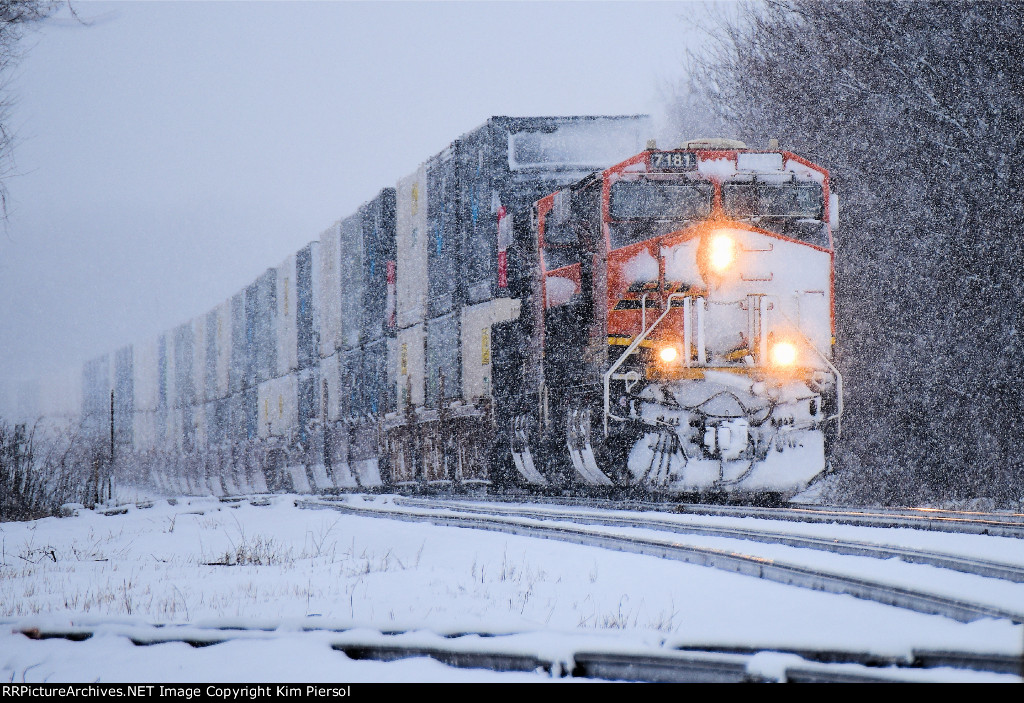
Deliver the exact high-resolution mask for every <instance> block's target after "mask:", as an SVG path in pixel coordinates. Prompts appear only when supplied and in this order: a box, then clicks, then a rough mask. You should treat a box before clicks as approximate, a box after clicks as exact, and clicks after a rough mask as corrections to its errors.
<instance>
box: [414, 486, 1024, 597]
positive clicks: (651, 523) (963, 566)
mask: <svg viewBox="0 0 1024 703" xmlns="http://www.w3.org/2000/svg"><path fill="white" fill-rule="evenodd" d="M395 502H396V504H399V505H413V506H417V505H419V506H424V507H440V508H454V509H456V510H461V511H463V512H471V513H482V514H485V515H487V514H495V513H494V512H493V510H491V509H488V508H486V507H483V506H479V507H477V506H472V505H468V506H467V505H460V504H459V503H457V502H454V501H446V500H440V501H426V500H424V499H417V498H400V499H396V501H395ZM501 510H502V513H500V514H503V515H510V514H513V515H516V516H518V517H526V518H530V519H533V520H562V521H567V522H574V523H577V524H583V525H603V526H607V527H633V528H642V529H653V530H658V531H662V532H671V533H674V534H688V535H701V536H705V537H726V538H730V539H742V540H748V541H751V542H761V543H765V544H782V545H786V546H788V547H798V548H801V549H816V550H819V551H825V552H831V553H833V554H842V555H844V556H860V557H871V558H875V559H899V560H900V561H905V562H907V563H910V564H927V565H929V566H935V567H938V568H940V569H949V570H951V571H958V572H960V573H965V574H972V575H974V576H984V577H987V578H996V579H1001V580H1004V581H1012V582H1013V583H1024V566H1018V565H1014V564H1006V563H1001V562H995V561H990V560H987V559H978V558H975V557H969V556H964V555H955V554H946V553H942V552H933V551H928V550H923V549H911V548H909V547H899V546H893V545H883V544H877V543H873V542H863V541H859V540H845V539H836V538H832V537H814V536H809V535H795V534H791V533H786V532H778V531H772V530H759V529H748V528H740V527H720V526H712V525H694V524H690V523H681V522H675V521H673V520H666V519H664V518H655V517H644V518H640V519H637V518H636V517H628V518H625V517H618V516H616V515H611V514H608V513H582V512H579V511H573V512H556V511H554V510H552V511H551V512H548V511H546V510H539V509H537V508H536V507H534V506H524V507H517V506H508V505H505V506H502V507H501Z"/></svg>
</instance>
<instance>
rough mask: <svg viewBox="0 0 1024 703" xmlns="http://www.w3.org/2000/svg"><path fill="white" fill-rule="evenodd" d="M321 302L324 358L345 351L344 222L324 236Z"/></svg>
mask: <svg viewBox="0 0 1024 703" xmlns="http://www.w3.org/2000/svg"><path fill="white" fill-rule="evenodd" d="M319 250H320V252H319V264H320V265H319V270H320V271H319V273H320V275H319V276H318V277H317V278H318V280H317V287H318V289H319V294H318V296H317V298H318V299H319V303H320V315H319V316H320V357H321V358H326V357H329V356H331V355H332V354H334V352H336V351H337V350H339V349H341V268H340V266H341V256H340V254H341V222H335V223H334V224H333V225H331V226H330V227H329V228H328V229H327V230H326V231H325V232H324V233H323V234H321V235H320V247H319Z"/></svg>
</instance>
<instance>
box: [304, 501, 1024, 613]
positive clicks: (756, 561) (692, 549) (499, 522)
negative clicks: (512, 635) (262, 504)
mask: <svg viewBox="0 0 1024 703" xmlns="http://www.w3.org/2000/svg"><path fill="white" fill-rule="evenodd" d="M295 505H296V506H297V507H299V508H305V509H328V510H337V511H340V512H348V513H351V514H354V515H362V516H365V517H373V518H380V519H391V520H403V521H407V522H431V523H434V524H437V525H443V526H448V527H468V528H472V529H479V530H490V531H495V532H504V533H506V534H513V535H518V536H522V537H540V538H543V539H554V540H558V541H562V542H569V543H572V544H579V545H583V546H590V547H601V548H604V549H610V550H615V551H621V552H630V553H633V554H642V555H645V556H655V557H661V558H664V559H672V560H675V561H682V562H685V563H688V564H695V565H698V566H709V567H713V568H716V569H721V570H724V571H731V572H733V573H738V574H742V575H745V576H754V577H757V578H761V579H765V580H768V581H774V582H776V583H782V584H786V585H791V586H797V587H801V588H809V589H812V590H816V591H824V592H826V593H835V594H839V595H849V596H853V597H855V598H860V599H863V600H870V601H874V602H876V603H882V604H884V605H891V606H894V607H897V608H903V609H907V610H913V611H916V612H920V613H927V614H930V615H942V616H945V617H948V618H951V619H953V620H957V621H959V622H973V621H975V620H979V619H981V618H986V617H987V618H1005V619H1009V620H1010V621H1012V622H1014V623H1024V610H1021V611H1018V610H1010V609H1008V608H1003V607H1000V606H996V605H990V604H983V603H974V602H971V601H967V600H963V599H960V598H953V597H950V596H944V595H941V594H936V593H928V592H925V591H921V590H918V589H913V588H907V587H904V586H895V585H892V584H886V583H882V582H879V581H874V580H871V579H867V578H860V577H856V576H849V575H844V574H837V573H832V572H826V571H818V570H815V569H812V568H809V567H806V566H802V565H799V564H788V563H785V562H779V561H776V560H772V559H766V558H764V557H758V556H753V555H749V554H741V553H738V552H732V551H727V550H723V549H713V548H709V547H696V546H692V545H685V544H679V543H673V542H662V541H659V540H654V539H650V538H645V537H641V536H636V535H630V536H628V537H626V536H621V535H610V534H606V533H602V532H594V531H591V530H587V529H582V528H576V527H570V526H567V525H543V524H531V523H526V522H522V521H521V520H517V519H516V518H505V517H499V516H482V515H471V514H461V515H459V514H454V513H447V514H444V513H439V512H437V511H420V512H415V511H412V510H409V509H405V510H393V509H386V508H385V509H381V508H373V507H366V506H354V505H350V504H346V503H339V502H337V501H322V500H311V499H305V500H304V499H298V500H296V501H295Z"/></svg>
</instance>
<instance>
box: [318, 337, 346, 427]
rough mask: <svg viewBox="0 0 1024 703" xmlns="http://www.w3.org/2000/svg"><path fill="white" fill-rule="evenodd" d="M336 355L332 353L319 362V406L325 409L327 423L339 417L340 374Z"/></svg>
mask: <svg viewBox="0 0 1024 703" xmlns="http://www.w3.org/2000/svg"><path fill="white" fill-rule="evenodd" d="M338 356H339V355H338V354H337V353H334V354H331V355H330V356H328V357H327V358H326V359H321V360H320V393H321V398H320V405H321V407H323V408H325V409H326V412H327V417H326V421H327V422H328V423H331V422H335V421H337V420H338V419H339V418H340V417H341V404H340V402H339V401H340V400H341V385H340V384H341V373H340V370H339V367H338Z"/></svg>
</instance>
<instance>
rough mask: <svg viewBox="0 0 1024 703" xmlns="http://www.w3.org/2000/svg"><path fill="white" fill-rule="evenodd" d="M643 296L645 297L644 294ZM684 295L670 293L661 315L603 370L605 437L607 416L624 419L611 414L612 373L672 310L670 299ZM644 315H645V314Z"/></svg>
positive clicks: (684, 296)
mask: <svg viewBox="0 0 1024 703" xmlns="http://www.w3.org/2000/svg"><path fill="white" fill-rule="evenodd" d="M644 297H646V295H645V296H644ZM686 297H688V296H687V295H686V294H684V293H671V294H670V295H669V296H668V299H667V300H666V301H665V311H664V312H663V313H661V315H660V316H659V317H658V319H657V320H655V321H654V322H653V323H652V324H651V326H650V327H648V328H647V329H645V330H643V331H642V332H641V333H640V334H639V335H637V337H636V338H635V339H634V340H633V342H632V343H631V344H630V345H629V346H628V347H626V351H624V352H623V353H622V356H620V357H619V358H618V359H616V360H615V363H614V364H612V365H611V368H609V369H608V370H607V371H606V372H605V374H604V436H605V437H607V436H608V418H609V417H610V418H612V419H615V420H625V419H626V418H624V417H619V416H618V415H612V410H611V382H612V374H614V373H615V372H616V371H617V370H618V368H619V367H620V366H622V364H623V363H624V362H625V361H626V359H627V357H629V355H630V354H632V353H633V352H634V351H636V348H637V347H638V346H640V344H641V342H643V341H644V340H645V339H647V335H649V334H650V333H651V332H653V331H654V328H655V327H657V326H658V325H660V324H661V321H662V320H664V319H665V316H666V315H668V314H669V313H670V312H671V311H672V299H673V298H686ZM644 312H646V307H645V309H644ZM645 317H646V315H645Z"/></svg>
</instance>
